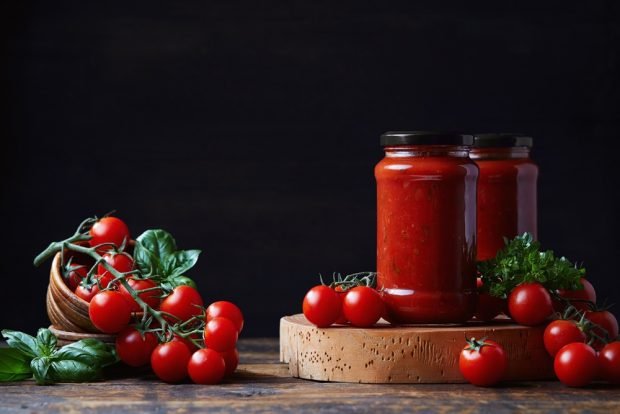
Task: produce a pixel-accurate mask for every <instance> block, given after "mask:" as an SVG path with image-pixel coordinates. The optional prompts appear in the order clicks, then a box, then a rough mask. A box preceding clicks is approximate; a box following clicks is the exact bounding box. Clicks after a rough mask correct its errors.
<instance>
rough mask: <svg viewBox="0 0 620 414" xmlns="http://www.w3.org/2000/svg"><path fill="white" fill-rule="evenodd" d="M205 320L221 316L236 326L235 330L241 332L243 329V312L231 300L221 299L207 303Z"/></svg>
mask: <svg viewBox="0 0 620 414" xmlns="http://www.w3.org/2000/svg"><path fill="white" fill-rule="evenodd" d="M206 317H207V322H209V321H210V320H211V319H213V318H217V317H222V318H226V319H228V320H230V321H231V322H232V323H234V324H235V326H236V327H237V332H239V333H241V331H242V330H243V314H242V313H241V309H239V308H238V307H237V305H235V304H234V303H232V302H227V301H225V300H221V301H218V302H213V303H212V304H210V305H209V307H208V308H207V311H206Z"/></svg>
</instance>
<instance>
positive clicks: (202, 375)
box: [187, 349, 226, 384]
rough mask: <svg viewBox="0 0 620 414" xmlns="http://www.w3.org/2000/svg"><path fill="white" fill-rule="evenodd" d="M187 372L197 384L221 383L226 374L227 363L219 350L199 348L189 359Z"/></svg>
mask: <svg viewBox="0 0 620 414" xmlns="http://www.w3.org/2000/svg"><path fill="white" fill-rule="evenodd" d="M187 372H188V373H189V377H190V378H191V379H192V381H193V382H195V383H196V384H219V383H220V382H222V379H224V375H225V374H226V363H225V362H224V358H222V356H221V355H220V354H219V353H218V352H216V351H214V350H212V349H199V350H198V351H196V352H194V354H193V355H192V357H191V359H190V360H189V362H188V364H187Z"/></svg>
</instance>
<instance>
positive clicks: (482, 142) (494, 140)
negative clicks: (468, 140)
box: [474, 132, 534, 148]
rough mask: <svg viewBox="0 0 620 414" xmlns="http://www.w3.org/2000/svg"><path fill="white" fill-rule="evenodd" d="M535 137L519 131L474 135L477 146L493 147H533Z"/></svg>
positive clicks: (475, 145)
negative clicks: (518, 132)
mask: <svg viewBox="0 0 620 414" xmlns="http://www.w3.org/2000/svg"><path fill="white" fill-rule="evenodd" d="M533 144H534V139H533V138H532V137H530V136H527V135H525V134H517V133H506V132H504V133H493V134H476V136H475V137H474V147H475V148H493V147H528V148H531V147H532V145H533Z"/></svg>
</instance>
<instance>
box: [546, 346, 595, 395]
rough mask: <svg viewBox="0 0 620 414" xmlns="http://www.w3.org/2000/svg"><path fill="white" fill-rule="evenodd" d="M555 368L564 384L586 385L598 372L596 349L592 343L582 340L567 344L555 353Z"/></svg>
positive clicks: (570, 385) (572, 385) (556, 373)
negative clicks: (588, 343) (582, 341)
mask: <svg viewBox="0 0 620 414" xmlns="http://www.w3.org/2000/svg"><path fill="white" fill-rule="evenodd" d="M553 369H554V370H555V375H556V376H557V377H558V379H559V380H560V381H562V383H563V384H564V385H568V386H569V387H583V386H586V385H588V384H589V383H590V382H591V381H592V380H593V379H594V377H595V376H596V374H597V373H598V357H597V356H596V351H595V350H594V349H593V348H592V347H591V346H590V345H587V344H584V343H581V342H575V343H572V344H568V345H565V346H563V347H562V349H560V350H559V351H558V353H557V354H556V355H555V359H554V361H553Z"/></svg>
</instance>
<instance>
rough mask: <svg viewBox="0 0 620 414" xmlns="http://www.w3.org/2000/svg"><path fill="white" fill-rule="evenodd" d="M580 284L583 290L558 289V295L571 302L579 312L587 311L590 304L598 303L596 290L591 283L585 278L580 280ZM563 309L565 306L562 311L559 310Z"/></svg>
mask: <svg viewBox="0 0 620 414" xmlns="http://www.w3.org/2000/svg"><path fill="white" fill-rule="evenodd" d="M580 283H581V286H583V289H578V290H569V289H558V291H557V294H558V296H560V297H561V298H563V299H565V300H567V301H568V302H570V304H571V305H572V306H574V307H575V308H576V309H577V310H580V311H585V310H588V309H589V305H590V303H596V291H595V290H594V286H592V283H590V282H589V281H588V279H586V278H585V277H582V278H581V279H580ZM561 308H563V306H560V309H558V310H561Z"/></svg>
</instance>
